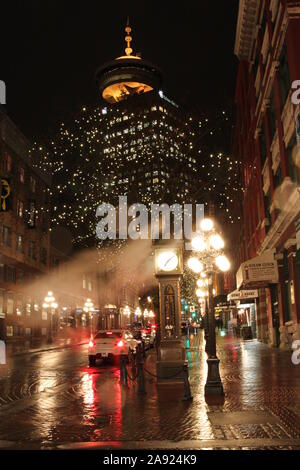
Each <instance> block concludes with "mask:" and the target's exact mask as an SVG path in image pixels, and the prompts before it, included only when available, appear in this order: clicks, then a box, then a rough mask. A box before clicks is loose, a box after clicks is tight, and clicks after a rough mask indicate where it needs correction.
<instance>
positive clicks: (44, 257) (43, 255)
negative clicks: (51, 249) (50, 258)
mask: <svg viewBox="0 0 300 470" xmlns="http://www.w3.org/2000/svg"><path fill="white" fill-rule="evenodd" d="M40 258H41V263H42V264H44V265H46V264H47V250H46V248H41V256H40Z"/></svg>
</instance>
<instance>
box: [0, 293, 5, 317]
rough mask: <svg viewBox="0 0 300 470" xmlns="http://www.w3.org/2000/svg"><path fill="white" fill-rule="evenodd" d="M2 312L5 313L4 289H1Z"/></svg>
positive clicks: (0, 306) (0, 304)
mask: <svg viewBox="0 0 300 470" xmlns="http://www.w3.org/2000/svg"><path fill="white" fill-rule="evenodd" d="M0 313H4V290H3V289H0Z"/></svg>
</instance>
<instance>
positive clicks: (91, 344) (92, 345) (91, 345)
mask: <svg viewBox="0 0 300 470" xmlns="http://www.w3.org/2000/svg"><path fill="white" fill-rule="evenodd" d="M94 346H95V342H94V341H93V340H92V339H91V340H90V342H89V348H93V347H94Z"/></svg>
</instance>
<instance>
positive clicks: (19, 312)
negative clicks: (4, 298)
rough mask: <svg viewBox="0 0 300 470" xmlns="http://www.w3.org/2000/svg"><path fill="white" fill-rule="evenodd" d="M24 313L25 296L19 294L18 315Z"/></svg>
mask: <svg viewBox="0 0 300 470" xmlns="http://www.w3.org/2000/svg"><path fill="white" fill-rule="evenodd" d="M23 313H24V312H23V297H22V295H20V294H19V295H18V296H17V302H16V314H17V315H18V316H21V315H23Z"/></svg>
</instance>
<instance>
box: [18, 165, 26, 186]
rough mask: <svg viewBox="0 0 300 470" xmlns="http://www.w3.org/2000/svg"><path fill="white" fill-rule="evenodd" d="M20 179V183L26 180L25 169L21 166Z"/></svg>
mask: <svg viewBox="0 0 300 470" xmlns="http://www.w3.org/2000/svg"><path fill="white" fill-rule="evenodd" d="M19 181H20V183H24V182H25V170H24V168H22V167H20V168H19Z"/></svg>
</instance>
